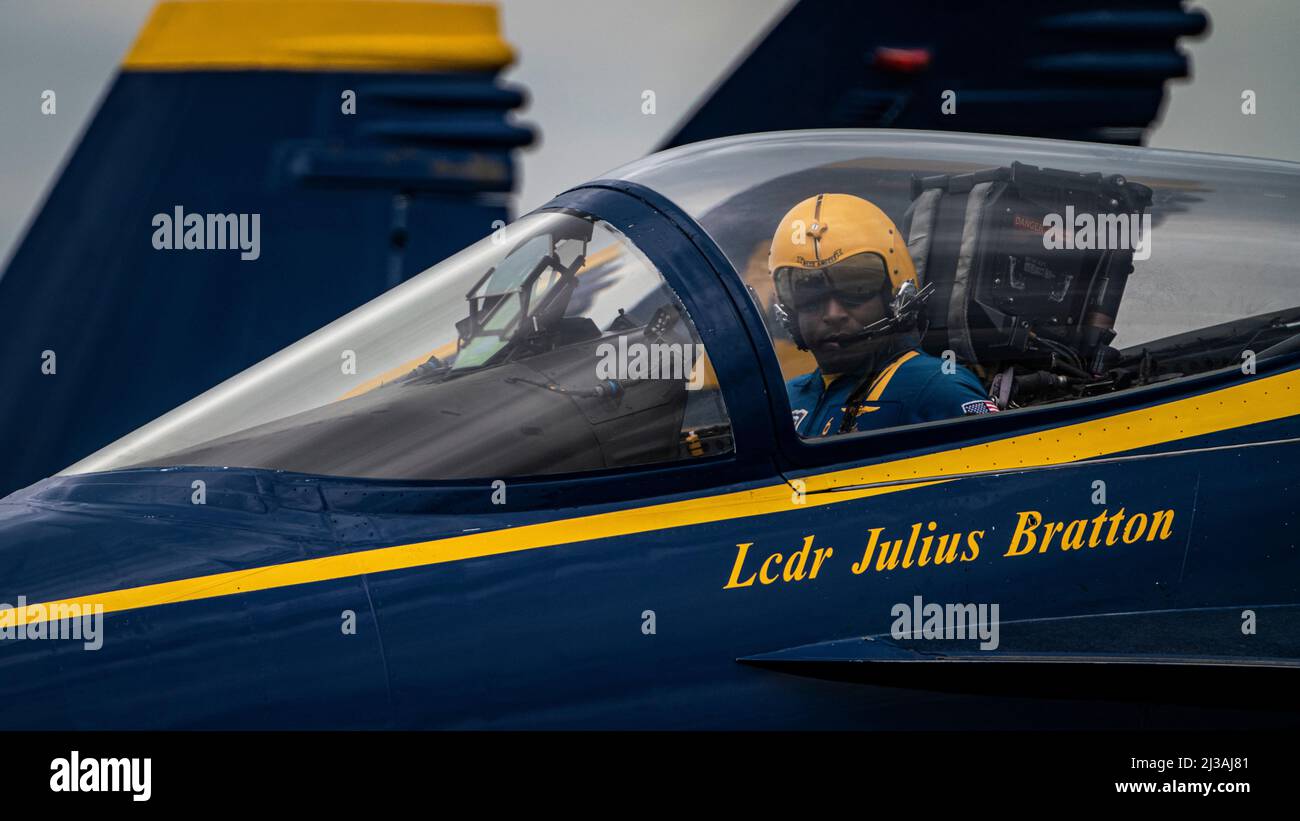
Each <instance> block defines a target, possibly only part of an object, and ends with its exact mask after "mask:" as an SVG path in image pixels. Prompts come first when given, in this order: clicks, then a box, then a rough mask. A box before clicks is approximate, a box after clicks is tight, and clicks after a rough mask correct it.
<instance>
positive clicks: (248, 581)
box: [0, 371, 1300, 624]
mask: <svg viewBox="0 0 1300 821" xmlns="http://www.w3.org/2000/svg"><path fill="white" fill-rule="evenodd" d="M1298 398H1300V371H1288V372H1286V373H1283V374H1279V375H1276V376H1271V377H1267V378H1262V379H1255V380H1251V381H1250V382H1247V383H1245V384H1242V385H1236V386H1233V387H1230V388H1224V389H1221V390H1218V391H1213V392H1211V393H1206V394H1201V395H1199V396H1193V397H1188V398H1186V399H1179V400H1175V401H1172V402H1168V403H1165V404H1163V405H1157V406H1155V407H1151V408H1144V409H1142V410H1135V411H1128V412H1125V413H1120V414H1116V415H1114V416H1111V417H1106V418H1104V419H1097V420H1093V421H1088V422H1080V423H1077V424H1073V425H1066V426H1064V427H1060V428H1056V429H1053V430H1048V431H1043V432H1040V433H1029V434H1021V435H1018V436H1011V437H1008V438H1006V439H999V440H996V441H992V442H987V443H984V444H979V445H970V446H967V447H963V448H956V449H954V450H949V451H942V452H939V453H931V454H926V455H922V456H914V457H909V458H906V459H898V460H895V461H892V462H883V463H880V464H876V465H867V466H863V467H856V468H849V469H845V470H837V471H831V472H828V473H824V474H819V475H815V476H809V477H805V478H804V483H805V486H804V490H805V491H806V495H804V496H803V497H802V498H801V499H799V500H798V501H796V499H795V498H794V497H793V495H792V493H791V489H790V487H789V486H788V485H786V484H784V483H781V484H776V485H769V486H766V487H762V488H757V489H754V490H746V491H739V492H732V493H724V494H720V495H716V496H704V497H699V498H695V499H687V500H683V501H677V502H668V503H664V504H656V505H646V506H644V507H636V508H630V509H627V510H617V511H611V512H609V513H598V514H594V515H590V516H578V517H574V518H569V519H559V520H556V521H552V522H542V523H539V524H532V525H524V526H521V527H514V528H505V529H502V530H494V531H489V532H486V533H472V534H468V535H463V536H453V537H450V538H446V539H438V540H434V541H428V542H419V543H416V544H408V545H398V546H395V547H384V548H377V549H373V550H360V551H356V552H353V553H345V554H343V555H339V556H326V557H322V558H318V559H307V560H303V561H297V562H287V563H284V564H277V565H270V566H267V567H262V568H256V569H253V570H237V571H231V572H228V573H217V574H213V575H209V576H199V577H196V578H191V579H180V580H177V581H172V582H163V583H160V584H150V585H144V586H141V587H133V588H128V589H125V590H114V591H110V592H106V593H94V594H89V595H86V596H80V597H74V598H69V599H63V600H60V601H56V602H45V603H43V604H34V605H28V607H27V609H26V611H25V612H24V611H18V612H13V611H12V610H0V623H14V624H22V623H25V622H27V621H32V622H36V621H43V620H45V619H46V618H47V614H48V612H49V611H50V610H52V609H53V608H56V607H59V606H65V605H80V606H81V607H83V608H85V607H94V606H96V605H99V606H102V607H103V609H104V611H105V612H114V611H121V610H133V609H136V608H141V607H155V606H158V605H162V604H174V603H177V602H184V601H195V600H198V599H207V598H214V597H218V596H230V595H235V594H238V593H248V592H252V591H255V590H270V589H273V588H279V587H289V586H293V585H299V584H309V583H312V582H322V581H331V580H336V579H343V578H349V577H353V576H360V575H364V574H370V573H383V572H387V571H390V570H402V569H406V568H412V567H423V566H427V565H434V564H441V563H444V562H454V561H460V560H463V559H473V558H481V557H485V556H497V555H503V554H507V553H514V552H519V551H523V550H535V549H538V548H544V547H555V546H558V545H564V544H573V543H577V542H586V541H591V540H594V539H607V538H615V537H620V536H631V535H635V534H638V533H649V532H655V531H662V530H671V529H673V528H679V527H689V526H691V525H699V524H707V523H711V522H720V521H728V520H732V519H742V518H747V517H751V516H763V515H766V514H770V513H780V512H788V511H790V510H794V509H796V505H798V506H803V507H813V506H818V505H825V504H837V503H839V502H845V501H849V500H852V499H861V498H866V497H870V496H877V495H881V494H887V493H894V492H897V491H903V490H910V489H913V488H919V487H925V486H927V485H934V484H939V483H942V482H946V481H951V477H953V476H957V475H961V474H966V473H973V472H980V471H997V470H1018V469H1026V468H1031V467H1044V466H1051V465H1058V464H1064V463H1069V462H1075V461H1079V460H1081V459H1089V458H1095V457H1098V456H1106V455H1110V454H1116V453H1121V452H1124V451H1128V450H1134V449H1137V448H1143V447H1150V446H1152V445H1158V444H1163V443H1166V442H1172V441H1177V440H1180V439H1186V438H1189V437H1193V436H1200V435H1204V434H1208V433H1216V432H1219V431H1224V430H1230V429H1233V428H1238V427H1242V426H1245V425H1252V424H1257V423H1260V422H1268V421H1272V420H1275V419H1283V418H1286V417H1289V416H1293V415H1295V412H1296V407H1297V402H1296V400H1297V399H1298ZM859 485H877V486H874V487H853V489H851V490H836V491H835V492H833V493H821V494H818V491H826V490H833V489H835V488H844V487H848V486H859Z"/></svg>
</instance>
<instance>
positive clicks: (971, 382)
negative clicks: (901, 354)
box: [895, 350, 984, 398]
mask: <svg viewBox="0 0 1300 821" xmlns="http://www.w3.org/2000/svg"><path fill="white" fill-rule="evenodd" d="M910 353H913V354H915V355H914V356H910V357H908V358H907V359H906V361H904V362H902V363H901V364H900V365H899V366H898V372H897V374H896V376H895V378H896V379H897V380H898V381H899V383H900V384H899V386H898V387H899V388H900V389H901V390H902V391H906V392H907V393H909V394H911V395H912V396H915V397H917V398H929V397H935V396H945V395H964V396H969V395H975V396H978V397H980V398H982V397H983V396H984V388H983V386H982V385H980V381H979V379H977V378H976V376H975V374H973V373H971V372H970V371H969V370H967V369H966V368H965V367H963V366H961V365H955V366H954V367H952V368H950V369H949V370H948V371H945V370H944V360H943V359H941V358H940V357H937V356H931V355H930V354H928V353H926V352H925V351H920V350H914V351H911V352H910Z"/></svg>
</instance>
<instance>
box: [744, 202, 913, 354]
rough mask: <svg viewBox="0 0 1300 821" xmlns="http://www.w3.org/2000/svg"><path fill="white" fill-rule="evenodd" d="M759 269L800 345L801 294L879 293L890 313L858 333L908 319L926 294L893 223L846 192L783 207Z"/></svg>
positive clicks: (851, 297)
mask: <svg viewBox="0 0 1300 821" xmlns="http://www.w3.org/2000/svg"><path fill="white" fill-rule="evenodd" d="M767 267H768V271H770V272H771V274H772V280H773V284H774V285H775V286H776V309H777V314H778V316H779V317H780V318H781V320H782V322H784V323H785V326H786V329H787V330H788V331H789V332H790V336H791V337H792V338H793V339H794V341H795V344H797V345H798V346H799V347H800V348H805V347H806V346H805V345H804V341H803V335H802V334H801V333H800V332H799V328H798V322H797V320H796V319H795V314H796V313H797V312H798V311H799V310H800V308H802V307H804V304H805V303H806V302H807V299H805V297H804V295H807V297H808V298H811V299H818V298H824V295H825V294H827V293H830V292H834V293H835V294H836V295H837V297H838V298H840V299H842V301H845V302H849V303H857V304H860V303H861V302H863V301H865V300H867V299H871V298H873V297H875V296H877V295H880V296H882V297H884V300H885V303H886V305H888V306H889V307H890V314H891V315H890V316H889V317H887V318H886V320H882V321H881V322H879V323H873V325H872V326H871V327H870V328H868V329H866V330H865V331H864V337H865V336H872V335H875V334H878V333H882V332H886V331H892V330H894V329H897V328H901V327H905V326H906V325H908V323H914V322H915V320H916V317H917V314H918V313H919V311H920V308H921V306H922V304H923V303H924V301H925V298H926V297H928V296H929V293H926V292H918V290H917V282H916V267H915V265H913V263H912V256H911V254H909V253H908V252H907V243H906V242H905V241H904V240H903V236H902V233H901V232H900V231H899V230H898V226H896V225H894V221H893V220H891V219H890V218H889V217H888V216H887V215H886V214H885V212H884V211H881V210H880V209H879V208H878V207H876V206H875V205H874V204H873V203H870V202H868V201H867V200H864V199H862V198H861V197H855V196H853V195H852V194H818V195H816V196H814V197H809V198H808V199H806V200H804V201H802V202H800V203H799V204H798V205H796V206H795V207H794V208H791V209H790V211H789V212H788V213H786V215H785V216H784V217H783V218H782V219H781V224H780V225H779V226H777V229H776V233H775V234H774V235H773V236H772V247H771V250H770V251H769V252H768V258H767ZM886 287H888V291H886ZM929 290H930V289H929V288H927V289H925V291H927V292H928V291H929Z"/></svg>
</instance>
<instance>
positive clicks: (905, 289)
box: [768, 194, 997, 437]
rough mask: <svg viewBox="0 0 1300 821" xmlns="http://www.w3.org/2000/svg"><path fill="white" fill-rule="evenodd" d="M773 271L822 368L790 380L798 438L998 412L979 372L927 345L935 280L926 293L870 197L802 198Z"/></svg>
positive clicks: (798, 331)
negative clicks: (925, 325)
mask: <svg viewBox="0 0 1300 821" xmlns="http://www.w3.org/2000/svg"><path fill="white" fill-rule="evenodd" d="M768 269H769V270H770V271H771V273H772V278H773V281H774V283H775V285H776V311H777V315H778V317H779V318H780V319H781V321H782V322H783V323H784V325H785V327H786V329H787V330H788V331H789V332H790V336H791V337H792V338H793V340H794V342H795V344H796V345H798V346H799V348H800V349H801V350H807V351H811V352H812V355H813V356H814V357H815V358H816V360H817V365H818V367H817V369H816V370H815V371H813V372H812V373H808V374H804V375H803V376H799V377H796V378H794V379H791V380H790V381H789V382H787V383H786V391H787V393H788V395H789V398H790V408H791V410H792V412H793V414H794V426H795V430H796V431H798V432H799V434H800V435H802V436H810V437H815V436H829V435H833V434H836V433H847V432H849V431H864V430H880V429H882V428H890V427H894V426H897V425H910V424H914V423H917V422H929V421H933V420H936V419H948V418H951V417H956V416H961V415H963V414H984V413H994V412H996V411H997V405H996V404H995V403H993V402H991V401H989V399H988V394H987V393H986V392H985V391H984V389H983V387H982V386H981V385H980V382H979V380H978V379H977V378H976V377H975V375H974V374H972V373H971V372H970V371H968V370H967V369H965V368H963V367H961V366H960V365H958V364H957V363H956V362H955V361H951V362H950V363H948V362H945V360H944V359H940V358H938V357H934V356H930V355H929V354H927V353H925V352H924V351H922V350H921V347H920V337H919V333H918V329H917V323H918V319H919V318H920V316H921V315H922V309H923V308H924V306H925V300H926V299H928V297H929V295H930V292H931V291H932V290H933V286H927V287H926V288H925V289H922V290H918V288H917V282H916V269H915V267H914V265H913V263H912V257H911V255H909V254H908V252H907V244H906V243H905V242H904V241H903V237H902V236H901V235H900V234H899V231H898V228H897V227H896V226H895V225H894V223H893V221H891V220H890V219H889V217H888V216H886V215H885V212H884V211H881V210H880V209H879V208H877V207H876V206H875V205H873V204H872V203H870V202H868V201H866V200H864V199H862V198H860V197H855V196H851V195H849V194H818V195H817V196H815V197H809V198H808V199H806V200H804V201H803V202H801V203H799V204H798V205H796V206H795V207H794V208H792V209H790V212H789V213H788V214H786V215H785V217H784V218H783V219H782V220H781V224H780V226H779V227H778V228H777V229H776V234H775V235H774V236H773V237H772V247H771V251H770V252H769V255H768ZM945 365H947V367H945Z"/></svg>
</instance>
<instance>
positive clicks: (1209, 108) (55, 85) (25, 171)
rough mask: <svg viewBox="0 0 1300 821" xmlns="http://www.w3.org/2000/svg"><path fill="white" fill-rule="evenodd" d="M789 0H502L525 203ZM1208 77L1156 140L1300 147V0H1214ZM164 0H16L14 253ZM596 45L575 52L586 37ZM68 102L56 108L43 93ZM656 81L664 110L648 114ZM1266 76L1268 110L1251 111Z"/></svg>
mask: <svg viewBox="0 0 1300 821" xmlns="http://www.w3.org/2000/svg"><path fill="white" fill-rule="evenodd" d="M788 3H789V0H708V2H703V1H702V0H605V1H604V2H591V0H502V1H501V2H499V3H498V5H499V7H500V8H501V9H502V16H503V22H504V28H505V35H506V38H507V39H508V40H509V41H510V42H511V43H512V44H513V45H514V46H515V48H516V50H517V52H518V54H519V61H518V63H517V64H516V65H515V66H513V67H512V68H511V69H510V70H509V72H508V74H507V77H508V78H509V79H511V80H513V81H515V82H518V83H520V84H521V85H523V86H525V87H526V88H527V89H528V91H529V93H530V95H531V104H530V106H529V107H528V109H526V110H525V111H524V113H523V119H525V120H527V121H528V122H531V123H533V124H535V125H537V126H538V127H539V129H540V131H541V135H542V138H541V141H540V144H539V145H537V146H535V147H533V148H531V149H529V150H527V151H525V152H523V153H522V154H521V158H520V159H521V164H522V173H523V188H522V190H521V192H520V197H519V201H518V208H517V209H516V210H517V211H518V212H520V213H522V212H524V211H527V210H529V209H531V208H534V207H536V206H538V205H541V204H542V203H544V202H545V201H546V200H547V199H549V198H550V197H551V196H552V195H553V194H555V193H558V192H559V191H562V190H563V189H565V188H567V187H569V186H571V185H574V184H576V183H579V182H582V181H583V180H586V179H590V178H592V177H596V176H598V175H600V174H601V173H603V172H605V171H607V170H609V169H611V168H613V167H615V166H618V165H621V164H622V163H624V162H627V161H629V160H632V159H635V158H636V157H639V156H641V155H643V154H645V153H646V152H647V151H649V150H650V149H651V148H652V147H654V146H655V145H656V144H657V143H658V142H659V141H660V140H662V139H663V138H664V137H665V136H666V135H667V134H668V133H670V132H671V131H672V130H673V128H674V126H675V125H676V124H677V123H678V122H679V121H680V120H681V118H682V117H683V116H684V115H685V114H686V113H687V112H688V111H690V110H691V108H692V107H693V106H694V105H695V103H696V102H697V100H698V99H699V98H700V96H701V95H703V94H704V93H705V92H707V91H708V89H710V88H711V87H712V86H713V84H714V83H716V82H717V81H718V79H719V78H720V77H722V76H723V74H724V72H725V71H726V69H727V68H728V66H730V65H731V64H732V62H733V61H735V60H736V59H737V58H738V57H739V56H740V55H741V54H742V53H743V52H744V51H745V49H746V47H747V45H748V44H749V43H751V42H752V41H753V40H754V39H755V38H757V37H758V36H760V35H761V34H762V33H763V32H764V31H765V30H766V29H767V28H768V27H769V26H771V25H772V23H773V22H774V21H775V19H776V18H777V15H778V14H780V13H781V11H782V10H783V9H785V8H786V6H787V5H788ZM1194 5H1196V6H1197V7H1199V8H1202V9H1204V10H1206V11H1207V12H1208V13H1209V14H1210V18H1211V20H1212V23H1213V27H1214V29H1213V32H1212V34H1211V36H1210V37H1208V38H1204V39H1202V40H1198V41H1192V42H1191V43H1190V44H1188V46H1187V49H1188V51H1189V52H1190V53H1191V55H1192V60H1193V68H1194V71H1195V78H1194V80H1193V81H1191V82H1178V83H1173V84H1171V89H1170V95H1169V97H1168V99H1167V102H1166V109H1165V115H1164V119H1163V121H1162V123H1161V124H1160V125H1159V126H1158V127H1157V129H1156V130H1155V132H1154V134H1153V136H1152V139H1151V144H1152V145H1159V146H1165V147H1170V148H1187V149H1197V150H1203V151H1215V152H1224V153H1232V154H1252V155H1256V156H1269V157H1277V158H1282V159H1290V160H1300V83H1297V75H1298V72H1297V69H1300V50H1297V49H1296V48H1295V44H1294V39H1295V36H1296V33H1297V32H1300V3H1296V2H1294V0H1249V2H1245V1H1244V0H1198V2H1196V3H1195V4H1194ZM152 7H153V0H111V1H105V2H96V1H94V0H40V2H35V1H34V0H0V111H3V116H0V180H2V181H3V186H0V259H2V260H7V259H8V256H9V252H10V250H11V246H12V245H13V243H14V242H15V241H16V240H17V239H18V236H19V234H20V232H21V231H22V230H24V229H25V227H26V224H27V222H28V220H29V219H30V218H31V215H32V214H33V212H34V211H35V209H36V207H37V206H38V205H39V203H40V200H41V198H42V197H43V196H44V193H45V191H46V190H47V189H48V187H49V185H51V184H52V182H53V179H54V178H55V175H56V174H57V172H58V170H59V168H60V167H61V165H62V163H63V161H64V159H65V157H66V155H67V154H68V152H69V151H70V150H71V149H72V147H73V145H74V143H75V141H76V139H77V137H78V136H79V135H80V133H81V131H82V129H83V128H84V126H85V124H86V121H87V120H88V118H89V117H90V115H91V113H92V111H93V110H94V107H95V104H96V102H97V101H98V99H99V97H100V95H101V94H102V93H103V92H104V91H105V90H106V88H107V85H108V83H109V82H110V81H111V79H112V77H113V75H114V72H115V71H116V69H117V66H118V64H119V63H120V61H121V59H122V56H123V55H124V54H125V53H126V51H127V50H128V48H129V47H130V45H131V43H132V41H133V40H134V39H135V35H136V33H137V32H138V31H139V28H140V26H141V25H142V24H143V23H144V21H145V19H146V18H147V16H148V14H149V11H150V9H151V8H152ZM578 43H580V44H581V53H582V59H581V61H580V62H579V61H578V60H576V59H575V57H574V55H575V44H578ZM47 88H51V89H54V90H55V91H56V92H57V94H58V113H57V114H56V115H55V116H53V117H45V116H42V115H41V114H40V110H39V106H40V94H41V91H42V90H44V89H47ZM644 89H653V90H654V91H655V94H656V101H657V113H656V114H655V115H654V116H651V117H647V116H643V115H642V114H641V111H640V105H641V92H642V91H643V90H644ZM1244 89H1251V90H1253V91H1255V93H1256V97H1257V104H1258V113H1257V114H1256V115H1255V116H1253V117H1246V116H1243V115H1242V114H1241V93H1242V91H1243V90H1244Z"/></svg>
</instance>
